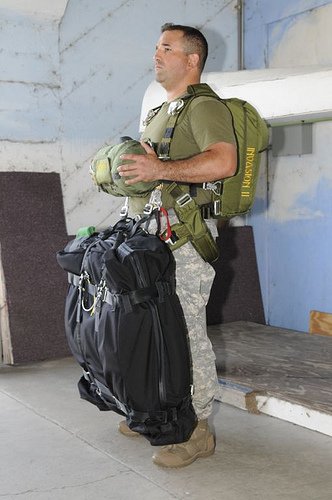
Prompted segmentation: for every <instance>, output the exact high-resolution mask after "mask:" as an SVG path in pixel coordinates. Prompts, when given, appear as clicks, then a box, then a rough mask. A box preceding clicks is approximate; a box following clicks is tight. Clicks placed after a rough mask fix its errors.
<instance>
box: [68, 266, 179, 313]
mask: <svg viewBox="0 0 332 500" xmlns="http://www.w3.org/2000/svg"><path fill="white" fill-rule="evenodd" d="M68 281H69V283H70V284H71V285H74V286H76V287H79V286H80V276H77V275H76V274H72V273H68ZM84 290H85V291H86V292H88V293H89V294H90V295H92V296H94V297H96V294H97V293H98V286H97V285H93V284H92V283H87V282H85V283H84ZM174 294H175V281H174V280H170V281H157V282H156V283H155V284H154V285H152V286H149V287H146V288H139V289H137V290H132V291H129V292H125V293H112V292H110V291H109V290H108V289H107V288H105V291H104V293H103V295H102V296H101V297H100V299H101V300H102V301H103V302H107V304H109V305H110V306H111V307H112V309H113V310H115V309H116V308H117V307H120V308H123V309H125V311H126V312H131V311H132V307H133V306H134V305H137V304H142V303H143V302H147V301H148V300H150V299H156V298H158V300H159V302H163V301H164V300H165V297H166V296H167V295H174ZM96 305H97V304H96Z"/></svg>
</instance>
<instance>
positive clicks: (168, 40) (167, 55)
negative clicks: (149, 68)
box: [154, 30, 189, 90]
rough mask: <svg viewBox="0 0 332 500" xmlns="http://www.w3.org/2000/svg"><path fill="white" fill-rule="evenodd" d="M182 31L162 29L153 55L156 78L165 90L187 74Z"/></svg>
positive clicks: (186, 56)
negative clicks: (162, 31)
mask: <svg viewBox="0 0 332 500" xmlns="http://www.w3.org/2000/svg"><path fill="white" fill-rule="evenodd" d="M184 48H185V44H184V38H183V33H182V31H178V30H176V31H164V33H162V35H161V37H160V38H159V40H158V43H157V46H156V52H155V55H154V63H155V64H154V68H155V74H156V80H157V82H159V83H160V84H161V85H162V86H163V87H164V88H165V89H166V90H169V89H171V88H172V86H174V85H177V84H178V83H179V82H181V81H182V79H183V78H184V77H185V76H186V75H187V72H188V61H189V55H188V54H186V53H185V51H184Z"/></svg>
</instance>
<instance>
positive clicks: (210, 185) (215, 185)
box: [202, 181, 222, 196]
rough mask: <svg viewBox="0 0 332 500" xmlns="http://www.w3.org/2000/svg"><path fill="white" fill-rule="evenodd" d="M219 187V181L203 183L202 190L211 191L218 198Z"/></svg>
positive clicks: (220, 183)
mask: <svg viewBox="0 0 332 500" xmlns="http://www.w3.org/2000/svg"><path fill="white" fill-rule="evenodd" d="M221 186H222V182H221V181H214V182H203V186H202V187H203V189H205V190H209V191H212V192H213V193H214V194H215V195H217V196H220V194H221Z"/></svg>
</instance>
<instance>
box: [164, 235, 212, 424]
mask: <svg viewBox="0 0 332 500" xmlns="http://www.w3.org/2000/svg"><path fill="white" fill-rule="evenodd" d="M173 255H174V257H175V261H176V291H177V294H178V296H179V299H180V302H181V306H182V309H183V312H184V317H185V320H186V323H187V328H188V333H189V341H190V350H191V357H192V367H193V385H194V395H193V406H194V409H195V412H196V415H197V417H198V419H199V420H202V419H205V418H207V417H208V416H209V415H210V414H211V412H212V403H213V400H214V396H215V394H216V389H217V384H218V379H217V373H216V364H215V359H216V358H215V354H214V352H213V349H212V345H211V342H210V340H209V338H208V336H207V328H206V309H205V307H206V304H207V302H208V300H209V295H210V290H211V286H212V283H213V279H214V275H215V272H214V269H213V267H212V266H210V264H208V263H206V262H204V260H203V259H202V258H201V257H200V255H199V254H198V253H197V252H196V250H195V249H194V248H193V246H192V245H191V243H186V244H185V245H183V246H182V247H180V248H178V249H177V250H175V251H174V253H173Z"/></svg>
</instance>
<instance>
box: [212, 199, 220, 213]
mask: <svg viewBox="0 0 332 500" xmlns="http://www.w3.org/2000/svg"><path fill="white" fill-rule="evenodd" d="M213 213H214V215H220V214H221V203H220V200H215V201H214V202H213Z"/></svg>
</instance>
